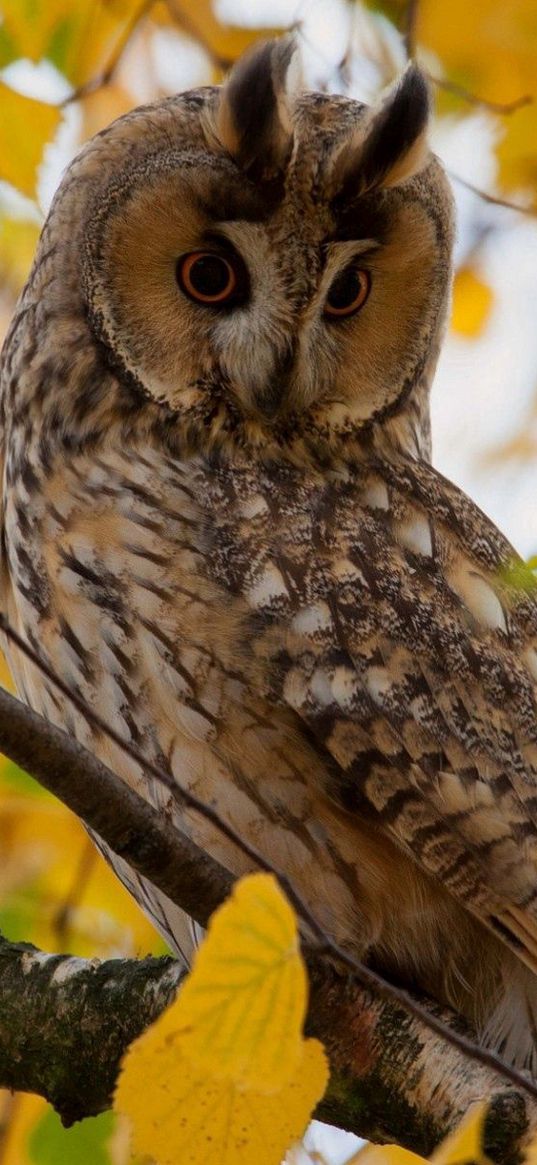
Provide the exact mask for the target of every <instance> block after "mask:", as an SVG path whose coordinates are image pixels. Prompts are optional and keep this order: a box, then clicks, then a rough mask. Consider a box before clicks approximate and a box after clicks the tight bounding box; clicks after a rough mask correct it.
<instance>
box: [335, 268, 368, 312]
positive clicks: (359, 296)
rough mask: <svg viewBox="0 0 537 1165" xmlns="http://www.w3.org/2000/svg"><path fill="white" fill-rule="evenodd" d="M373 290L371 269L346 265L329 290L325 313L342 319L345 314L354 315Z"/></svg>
mask: <svg viewBox="0 0 537 1165" xmlns="http://www.w3.org/2000/svg"><path fill="white" fill-rule="evenodd" d="M370 290H371V276H370V274H369V271H365V270H364V268H363V267H357V266H356V265H355V264H353V265H351V266H350V267H346V268H345V271H342V272H341V275H338V277H337V279H334V282H333V284H332V286H331V288H330V291H329V292H328V295H327V297H326V303H325V305H324V314H325V316H329V317H330V318H332V319H341V318H342V317H343V316H352V315H354V314H355V312H357V311H359V310H360V308H361V307H363V306H364V303H365V301H366V299H367V297H368V295H369V292H370Z"/></svg>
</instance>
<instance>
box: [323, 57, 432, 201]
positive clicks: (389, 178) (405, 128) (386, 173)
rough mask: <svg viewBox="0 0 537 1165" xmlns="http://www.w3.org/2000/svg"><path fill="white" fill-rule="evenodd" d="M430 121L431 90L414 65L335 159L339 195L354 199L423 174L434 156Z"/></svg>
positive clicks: (334, 183) (335, 184)
mask: <svg viewBox="0 0 537 1165" xmlns="http://www.w3.org/2000/svg"><path fill="white" fill-rule="evenodd" d="M429 117H430V97H429V86H428V84H427V81H426V79H425V77H424V75H423V73H422V72H421V70H420V69H419V68H418V67H417V65H415V64H409V65H408V66H407V68H406V69H405V72H404V73H403V74H402V76H401V77H400V78H399V79H398V80H397V81H396V82H395V83H394V84H393V85H392V86H390V88H389V89H388V91H387V92H386V93H385V94H384V96H383V97H382V98H381V101H380V104H379V105H378V106H376V107H373V108H372V109H370V110H369V111H368V114H367V115H366V121H365V126H364V122H362V123H361V124H360V127H359V129H358V130H357V131H356V132H355V134H353V135H352V136H351V138H350V139H347V141H346V142H345V143H344V145H343V147H342V149H341V151H340V152H339V154H338V155H337V157H336V158H335V160H334V168H333V174H332V182H331V185H332V189H333V191H334V196H335V197H337V198H338V200H339V199H341V201H347V200H351V199H352V198H356V197H358V196H359V195H361V194H365V193H366V192H367V191H368V190H374V189H382V188H387V187H389V186H399V185H400V184H401V183H402V182H405V181H407V179H408V178H412V177H413V175H414V174H417V173H418V172H419V171H420V170H421V169H423V167H424V165H425V164H426V162H427V159H428V156H429V149H428V141H427V130H428V126H429Z"/></svg>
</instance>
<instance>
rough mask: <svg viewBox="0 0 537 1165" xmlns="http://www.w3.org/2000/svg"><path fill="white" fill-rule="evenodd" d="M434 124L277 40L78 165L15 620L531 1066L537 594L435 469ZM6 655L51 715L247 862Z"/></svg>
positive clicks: (21, 396)
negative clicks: (347, 90) (364, 97)
mask: <svg viewBox="0 0 537 1165" xmlns="http://www.w3.org/2000/svg"><path fill="white" fill-rule="evenodd" d="M427 124H428V93H427V87H426V84H425V82H424V80H423V77H422V76H421V74H420V72H419V70H418V69H417V68H415V67H414V66H410V67H409V68H408V69H407V70H406V72H405V73H404V74H403V76H402V78H401V79H400V81H399V82H398V83H397V84H396V85H395V86H393V87H392V88H391V89H390V90H389V91H388V92H387V94H385V95H384V98H383V99H382V100H381V102H380V103H379V104H378V105H377V106H374V107H367V106H364V105H360V104H358V103H357V102H355V101H352V100H349V99H346V98H344V97H339V96H328V95H326V94H320V93H307V92H306V93H304V92H302V91H301V88H300V83H299V76H298V70H297V69H296V55H295V54H294V51H293V44H292V41H291V40H290V39H288V38H284V39H282V40H281V41H276V42H269V43H267V44H263V45H260V46H257V48H256V49H255V50H254V51H253V52H252V53H250V55H248V56H246V57H245V58H243V59H242V61H240V62H239V64H238V65H237V66H236V67H235V69H234V70H233V71H232V73H231V75H230V77H229V79H228V81H227V82H226V83H225V84H224V85H223V86H222V87H219V88H218V87H207V88H202V89H198V90H195V91H193V92H189V93H183V94H180V95H179V96H177V97H173V98H171V99H167V100H162V101H159V102H157V103H156V104H154V105H149V106H146V107H143V108H141V109H137V110H134V111H133V112H132V113H130V114H128V115H127V116H126V117H123V118H121V119H120V120H118V121H116V122H115V123H114V124H112V125H111V126H110V127H109V128H108V129H107V130H105V131H104V132H102V133H100V134H99V135H98V136H97V137H95V138H94V139H93V140H92V141H90V142H89V143H88V144H87V145H86V146H85V148H84V149H83V150H82V152H81V154H80V155H79V157H78V158H76V159H75V161H74V162H73V163H72V165H71V166H70V168H69V169H68V171H67V173H66V175H65V177H64V179H63V181H62V183H61V185H60V188H59V190H58V192H57V194H56V197H55V200H54V203H53V206H52V209H51V211H50V214H49V217H48V220H47V222H46V224H45V227H44V229H43V232H42V236H41V240H40V244H39V248H38V251H37V255H36V259H35V262H34V265H33V269H32V272H31V275H30V278H29V280H28V283H27V286H26V288H25V290H24V292H23V294H22V296H21V299H20V302H19V304H18V307H17V309H16V312H15V317H14V320H13V323H12V326H11V329H10V332H9V335H8V337H7V340H6V343H5V346H4V351H3V358H2V373H1V375H2V380H1V407H2V456H3V471H2V472H3V476H2V561H1V586H2V604H3V607H4V610H5V611H6V614H7V616H8V618H9V619H10V621H11V622H12V624H13V625H14V626H15V627H16V628H17V629H18V631H19V632H20V634H22V635H23V636H24V637H26V639H27V640H28V641H29V643H31V644H33V645H34V646H37V648H38V650H39V652H40V653H41V654H42V656H43V657H44V658H45V659H46V661H47V663H48V664H49V665H50V667H51V668H53V669H54V671H55V672H56V673H57V674H59V675H60V676H61V677H62V679H63V680H64V682H65V683H67V684H68V685H69V686H70V688H71V689H72V690H73V691H74V692H76V693H77V694H78V695H79V697H81V698H82V699H83V700H84V701H85V703H86V705H87V706H88V708H89V709H92V710H94V711H96V712H98V713H99V715H100V716H101V717H102V718H104V719H105V720H107V721H108V722H109V723H110V724H112V725H113V726H114V728H115V729H116V730H117V731H118V732H119V733H120V734H121V735H122V737H124V739H125V740H127V741H131V742H134V743H135V744H136V746H137V747H138V749H140V750H141V751H142V752H143V753H144V754H145V755H146V756H147V757H148V758H151V759H152V760H153V761H157V762H158V764H159V765H160V766H161V767H163V768H164V769H165V770H166V771H167V772H168V774H170V775H171V776H172V777H173V780H174V781H175V782H176V783H177V786H182V787H187V788H188V789H190V790H191V791H193V792H194V793H195V794H196V795H197V797H198V798H200V799H202V800H204V801H205V802H207V803H209V804H210V805H211V806H213V807H215V808H216V809H217V810H218V813H219V814H220V816H221V817H222V818H224V819H225V820H226V821H228V822H230V823H231V824H232V825H233V826H234V828H235V829H236V830H237V831H238V832H239V833H240V834H241V835H242V836H244V837H246V838H247V839H248V840H249V841H250V842H251V843H252V844H253V845H255V846H256V847H257V848H258V849H259V850H260V851H262V852H263V854H264V855H266V857H268V858H269V859H270V860H271V862H272V863H273V864H274V866H275V867H277V868H278V869H279V870H281V871H283V872H285V874H286V875H287V877H288V878H289V879H291V881H292V882H293V883H294V885H295V887H296V888H297V890H298V891H299V893H300V894H301V896H302V898H303V899H304V900H305V901H306V902H307V903H308V904H309V906H310V907H311V909H312V910H313V911H314V913H315V915H316V917H317V919H318V921H319V922H320V923H321V924H322V926H323V927H324V928H325V929H326V930H327V931H328V932H329V933H330V934H331V935H333V936H334V937H335V938H336V939H337V940H338V941H339V942H340V943H341V944H343V945H344V946H346V947H347V948H348V949H350V950H352V951H354V952H355V953H356V954H357V955H359V956H360V957H361V958H364V959H368V958H369V959H374V962H375V965H377V966H380V967H381V968H382V969H383V970H384V971H385V973H386V974H388V975H389V974H392V973H396V974H397V977H398V980H399V981H406V982H407V983H408V984H410V985H412V984H414V985H417V986H418V987H419V988H421V990H422V991H425V992H426V993H428V994H429V995H431V996H432V997H434V998H435V999H437V1000H440V1001H442V1002H447V1003H449V1004H451V1005H452V1006H454V1007H455V1008H457V1009H458V1010H459V1011H460V1012H461V1013H463V1014H464V1015H466V1016H467V1017H468V1019H469V1020H470V1021H471V1022H472V1023H473V1024H474V1025H475V1026H476V1027H477V1029H478V1030H479V1032H480V1035H481V1038H482V1039H483V1040H484V1041H486V1042H488V1043H489V1044H491V1045H493V1046H494V1047H496V1048H498V1049H501V1050H502V1051H503V1053H504V1055H505V1056H506V1057H507V1058H508V1059H509V1060H511V1061H512V1062H514V1063H517V1064H527V1065H529V1066H531V1067H533V1068H535V1067H536V1066H537V1052H536V1047H535V1045H534V1042H533V1041H534V1033H535V1030H536V1021H537V715H536V683H537V600H536V598H535V597H534V594H533V590H532V587H533V576H531V577H526V575H525V573H524V568H523V564H520V563H518V562H517V558H516V555H515V553H514V551H513V550H512V549H511V547H510V546H509V545H508V543H507V542H506V541H505V540H504V538H503V537H502V536H501V535H500V534H499V532H498V531H497V530H496V529H495V528H494V526H493V525H491V523H490V522H489V521H488V520H487V519H486V518H485V517H484V515H483V514H482V513H481V512H480V511H479V510H478V509H477V507H476V506H475V505H474V504H473V503H472V502H471V501H470V500H469V499H468V498H467V497H466V496H465V495H464V494H462V493H461V492H460V491H459V490H458V489H457V488H456V487H455V486H454V485H452V484H451V483H450V482H448V481H446V480H445V479H444V478H443V477H442V476H441V475H440V474H439V473H437V472H436V471H435V470H434V469H433V468H432V467H431V464H430V448H429V420H428V415H429V414H428V393H429V387H430V383H431V379H432V376H433V372H434V368H435V364H436V360H437V356H438V351H439V346H440V343H441V340H442V335H443V330H444V326H445V319H446V313H447V307H448V303H449V292H450V278H451V275H450V272H451V252H452V242H453V213H452V202H451V197H450V191H449V186H448V183H447V180H446V178H445V175H444V173H443V170H442V167H441V165H440V163H439V161H438V160H437V158H435V157H434V155H432V154H431V153H430V151H429V149H428V145H427ZM8 656H9V660H10V663H11V667H12V671H13V675H14V678H15V681H16V684H17V688H18V691H19V693H20V695H21V697H22V698H23V699H24V700H26V701H27V702H28V703H29V704H31V705H32V706H33V707H34V708H36V709H37V710H38V711H40V712H41V713H43V714H44V715H45V716H46V717H48V718H49V719H50V720H52V721H54V722H55V723H57V724H60V725H62V726H63V727H64V728H65V729H66V730H67V731H69V732H70V733H72V734H73V735H74V736H76V737H77V738H78V739H79V740H80V741H82V742H83V743H84V744H85V745H86V746H87V747H88V748H89V749H90V750H92V751H93V752H94V753H96V754H97V755H98V756H99V757H101V758H102V759H103V760H104V761H105V762H106V764H108V765H109V766H110V767H111V768H112V769H114V770H115V772H116V773H117V774H119V775H120V776H121V778H122V779H123V780H124V781H125V782H127V783H128V784H130V785H131V786H133V787H134V788H135V789H137V790H138V791H139V792H141V793H142V794H143V796H144V797H146V798H147V799H148V800H150V801H151V802H152V803H153V804H155V805H156V806H158V807H159V808H160V809H161V811H162V813H163V814H166V815H167V816H168V817H169V818H170V819H171V820H172V821H173V822H174V823H175V825H176V827H177V829H178V830H182V831H185V832H187V833H188V834H189V835H191V836H192V837H193V838H194V839H195V840H196V841H197V842H198V843H199V844H200V845H201V846H203V847H204V848H205V849H206V850H207V851H209V852H210V853H211V854H213V855H214V856H215V857H216V858H218V860H219V861H220V862H222V863H223V864H224V865H225V866H227V867H228V868H229V869H230V870H231V871H233V872H234V873H236V874H240V873H242V872H244V871H245V870H246V869H247V868H248V863H247V861H246V859H245V857H244V854H243V853H242V852H241V850H240V849H239V848H238V847H235V846H234V845H233V844H232V843H231V842H230V841H228V840H226V838H225V837H222V836H221V835H220V834H219V833H218V831H217V829H216V828H214V827H213V826H210V825H209V824H208V823H207V821H206V820H204V819H201V818H200V817H199V816H197V815H196V814H195V813H194V812H188V811H186V810H184V809H183V808H182V807H181V805H180V803H179V799H178V798H177V797H175V796H174V793H173V787H172V788H170V787H169V786H168V787H166V786H165V785H162V784H160V783H159V782H157V781H155V780H153V779H152V778H151V777H150V776H148V775H147V772H146V771H145V770H144V769H143V767H142V766H138V765H137V764H135V763H134V762H133V761H132V760H131V759H130V758H129V757H128V756H127V755H125V753H124V752H123V750H122V749H121V748H120V747H119V746H118V745H117V744H115V743H113V742H112V741H111V740H110V739H109V738H108V736H107V735H106V734H105V733H103V732H102V731H100V730H99V729H98V728H97V727H96V726H95V724H94V723H93V722H92V719H91V716H89V717H85V716H83V715H82V714H81V713H80V712H78V711H76V709H75V708H74V707H73V705H72V704H71V703H70V702H69V701H68V700H66V699H63V698H62V697H60V696H59V695H58V691H57V689H55V688H54V686H53V685H52V684H51V683H49V682H48V681H47V680H46V679H44V678H43V675H42V674H41V673H40V672H39V671H38V670H36V668H35V667H33V666H32V665H31V664H29V663H28V660H27V659H26V658H25V657H24V656H23V655H22V654H20V653H19V652H17V651H14V650H11V649H9V647H8ZM172 786H173V782H172ZM107 856H108V858H109V860H110V861H111V862H112V864H113V865H114V867H115V868H116V870H117V872H118V873H119V876H120V877H121V878H122V879H123V881H124V882H125V883H126V885H127V886H128V887H129V889H130V890H131V891H132V893H133V894H134V895H135V896H136V897H137V898H138V900H139V901H140V903H141V904H142V906H143V907H144V909H146V910H147V911H148V912H149V913H150V914H151V916H152V917H153V919H154V920H155V923H156V925H157V926H158V927H159V928H160V929H161V931H162V932H163V933H164V934H165V935H166V936H167V938H168V940H169V942H170V943H171V944H172V946H174V947H175V948H176V949H177V950H179V951H182V952H184V953H185V954H188V951H187V950H186V947H187V945H188V942H189V929H188V925H187V921H186V920H185V918H184V917H183V916H182V914H181V912H180V911H179V910H178V909H177V907H175V906H173V905H172V903H171V902H170V901H169V900H168V899H166V898H165V897H164V896H163V895H162V894H161V893H159V892H157V891H156V890H155V888H154V887H153V886H152V885H151V884H149V883H147V882H144V881H143V880H142V879H140V878H139V877H138V876H137V875H136V874H135V873H134V872H133V871H132V870H130V869H129V868H128V867H127V866H126V865H125V864H124V863H123V862H122V861H120V860H119V859H118V858H117V857H115V856H114V855H113V854H110V853H108V855H107Z"/></svg>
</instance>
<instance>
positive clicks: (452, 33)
mask: <svg viewBox="0 0 537 1165" xmlns="http://www.w3.org/2000/svg"><path fill="white" fill-rule="evenodd" d="M416 36H417V41H418V43H419V44H420V45H422V46H424V47H426V48H427V49H432V50H433V51H434V53H436V54H437V56H438V59H439V61H440V62H441V65H442V66H443V68H444V70H445V73H446V76H447V78H448V79H449V80H451V81H455V82H456V83H458V84H459V85H462V86H463V87H464V88H465V89H466V90H467V91H469V92H470V93H471V94H473V95H474V96H476V97H478V98H484V99H485V100H486V101H489V102H493V103H498V104H500V105H503V106H505V105H506V104H507V105H508V104H509V103H510V102H517V101H519V100H520V98H524V97H529V98H532V99H533V100H532V102H531V103H530V104H527V105H526V106H524V107H523V108H520V109H517V110H516V111H514V112H513V113H511V114H509V115H506V116H504V117H503V118H502V121H501V124H502V129H503V138H502V141H501V143H500V146H499V148H498V158H499V161H500V177H501V179H502V181H503V182H505V183H507V184H508V185H511V186H513V185H515V186H521V185H523V186H528V187H529V186H532V187H533V191H534V193H535V192H536V191H537V163H536V151H535V142H536V140H537V100H536V98H537V82H536V73H535V57H536V54H537V19H536V17H535V0H510V2H509V4H506V3H505V2H504V0H474V2H473V3H472V4H468V3H467V0H450V5H449V20H446V18H445V8H444V6H443V5H442V4H439V3H438V0H421V2H420V4H419V5H418V6H417V9H416ZM460 108H461V110H462V111H463V112H465V111H466V109H465V104H464V102H462V103H460ZM466 108H467V107H466Z"/></svg>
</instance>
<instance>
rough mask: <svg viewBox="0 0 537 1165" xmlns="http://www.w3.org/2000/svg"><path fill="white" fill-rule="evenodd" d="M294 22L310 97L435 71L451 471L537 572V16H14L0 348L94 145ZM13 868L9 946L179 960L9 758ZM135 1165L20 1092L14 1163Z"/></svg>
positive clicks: (210, 0)
mask: <svg viewBox="0 0 537 1165" xmlns="http://www.w3.org/2000/svg"><path fill="white" fill-rule="evenodd" d="M291 26H293V27H295V28H296V30H297V37H298V39H299V42H300V45H301V49H302V56H303V61H304V70H305V76H306V81H307V84H308V86H310V87H312V88H317V89H323V90H329V91H336V92H340V93H346V94H348V95H349V96H352V97H355V98H357V99H359V100H362V101H366V102H370V101H372V100H374V99H375V98H376V96H377V95H378V93H379V92H380V91H381V90H382V88H383V87H384V86H385V85H386V84H388V83H389V82H390V81H392V80H393V78H394V77H396V76H397V74H398V73H399V72H400V70H401V69H402V68H403V67H404V65H405V61H406V60H407V58H408V55H409V54H410V55H413V56H416V57H417V58H418V60H419V61H420V63H421V64H422V66H423V67H424V69H425V70H426V71H427V73H428V74H429V77H430V80H431V85H432V89H433V94H434V99H435V106H436V114H435V119H434V124H433V130H432V145H433V149H434V150H435V151H436V152H437V153H438V154H439V156H440V157H441V158H442V160H443V162H444V164H445V166H446V168H447V170H448V173H449V175H450V178H451V181H452V184H453V190H454V194H455V197H456V201H457V207H458V240H457V248H456V256H455V259H456V276H455V285H454V297H453V311H452V318H451V325H450V330H449V334H448V337H447V339H446V343H445V346H444V351H443V355H442V358H441V361H440V366H439V370H438V374H437V377H436V382H435V387H434V391H433V399H432V411H433V437H434V461H435V464H436V466H437V467H438V468H439V469H440V470H441V471H442V472H443V473H445V474H446V475H447V476H448V477H450V478H452V479H453V480H454V481H455V482H457V484H458V485H460V486H462V488H463V489H465V490H466V491H467V492H468V493H470V494H471V495H472V497H473V498H474V499H475V500H476V501H477V502H478V503H479V505H480V506H481V507H482V509H483V510H485V511H486V513H487V514H489V516H490V517H492V518H493V519H494V521H495V522H496V523H497V524H498V525H499V526H500V527H501V528H502V529H503V531H504V532H505V533H506V534H507V536H508V537H509V538H510V539H511V541H512V542H513V543H514V545H515V547H516V548H517V550H519V551H520V552H521V553H522V554H523V556H524V557H525V558H526V559H528V560H529V561H530V563H531V565H532V566H533V565H534V564H535V565H536V566H537V505H536V504H535V499H536V498H537V83H536V79H535V78H536V74H537V70H536V61H537V5H536V4H535V0H472V3H471V4H470V3H468V0H450V3H449V5H446V4H444V3H442V0H407V2H402V0H378V2H377V0H369V2H368V3H367V4H364V3H361V2H359V0H0V338H1V337H2V336H3V334H4V333H5V330H6V328H7V326H8V324H9V320H10V317H11V314H12V311H13V307H14V304H15V302H16V298H17V295H18V293H19V291H20V290H21V288H22V286H23V284H24V281H25V278H26V275H27V273H28V270H29V267H30V264H31V261H32V255H33V252H34V249H35V244H36V241H37V238H38V235H39V230H40V226H41V224H42V222H43V219H44V217H45V216H46V213H47V208H48V206H49V204H50V200H51V198H52V196H53V194H54V190H55V188H56V186H57V184H58V182H59V180H60V177H61V174H62V171H63V169H64V168H65V166H66V165H67V164H68V162H69V160H70V158H71V157H72V156H73V154H75V153H76V151H77V150H78V149H79V147H80V145H81V143H82V142H84V141H85V140H86V139H87V138H88V137H90V136H91V135H92V134H94V133H96V132H97V131H98V130H99V129H101V128H102V127H103V126H105V125H107V124H108V123H109V122H110V121H112V120H113V119H114V118H115V117H118V116H120V115H121V114H122V113H125V112H127V110H129V109H131V108H132V107H133V106H134V105H138V104H140V103H142V102H147V101H151V100H154V99H156V98H159V97H162V96H166V95H168V94H172V93H175V92H177V91H179V90H182V89H189V88H193V87H195V86H198V85H206V84H214V83H218V82H219V81H220V80H221V79H222V77H223V75H224V74H225V72H226V70H227V69H228V68H229V66H230V65H231V64H232V63H233V61H234V60H235V59H236V58H237V57H238V56H239V55H240V54H241V52H242V51H243V50H244V49H245V48H246V47H247V45H248V44H249V43H251V42H252V40H254V39H256V38H258V37H260V36H266V35H271V34H273V33H274V32H278V31H280V30H283V29H286V28H289V27H291ZM0 678H1V679H2V681H3V682H4V683H5V684H7V685H9V682H10V681H9V676H8V674H7V671H6V669H5V667H4V668H3V670H2V672H1V675H0ZM0 854H1V861H0V931H2V933H4V934H5V935H6V936H7V937H8V938H9V939H12V940H26V941H30V942H33V943H35V944H36V945H37V946H39V947H42V948H44V949H45V950H48V951H58V952H60V951H61V952H66V951H69V952H72V953H73V954H77V955H82V956H86V957H93V956H97V957H101V958H107V957H113V956H118V955H126V956H143V955H146V954H149V953H162V952H163V950H164V947H163V944H162V942H161V940H160V939H159V937H158V935H157V934H156V932H155V931H154V930H153V928H152V927H151V926H150V924H149V923H148V922H147V921H146V920H145V918H144V917H143V915H142V914H141V913H140V911H139V909H138V907H137V906H136V905H135V903H134V902H133V901H132V900H131V899H130V898H129V897H128V895H127V894H126V892H125V891H124V890H123V888H122V887H121V886H120V884H119V882H118V881H117V880H116V879H115V877H114V875H113V874H112V873H111V872H110V870H109V869H108V867H107V866H105V865H104V863H103V861H102V860H101V858H100V857H99V856H98V855H97V853H96V851H95V850H94V849H93V846H92V845H91V843H90V842H89V840H88V839H87V838H86V835H85V833H84V831H83V829H82V827H81V826H80V825H79V824H78V822H77V821H76V820H75V819H74V818H73V817H72V815H71V814H69V813H68V811H67V810H66V809H64V808H63V807H62V806H61V805H60V804H59V803H57V802H56V801H54V800H53V799H52V798H51V797H49V796H48V795H47V794H46V793H45V792H43V791H42V790H41V789H40V788H39V787H38V786H36V785H35V783H34V782H33V781H31V780H30V779H29V778H28V777H26V776H25V775H24V774H22V773H20V771H19V770H17V769H16V768H15V766H13V765H12V764H11V763H10V762H7V761H5V760H2V759H1V758H0ZM306 1144H307V1148H306V1147H304V1148H302V1149H300V1150H297V1152H296V1154H295V1156H294V1158H293V1160H294V1163H295V1165H309V1163H310V1162H313V1161H317V1162H320V1161H326V1162H327V1163H330V1165H340V1162H342V1161H344V1160H347V1159H348V1158H349V1156H350V1154H351V1152H352V1147H353V1145H354V1144H355V1140H354V1139H353V1138H348V1137H346V1136H345V1135H343V1134H340V1135H337V1134H335V1133H332V1132H330V1131H328V1130H326V1129H324V1128H322V1127H321V1126H318V1125H314V1126H313V1127H312V1129H311V1130H310V1132H309V1134H308V1138H307V1142H306ZM128 1159H129V1157H128V1146H127V1145H126V1143H125V1137H124V1134H123V1131H122V1129H121V1128H120V1127H117V1126H116V1125H115V1124H114V1118H113V1117H112V1115H111V1114H109V1113H107V1114H104V1115H103V1116H102V1117H99V1118H97V1119H95V1120H88V1121H85V1122H83V1124H81V1125H78V1126H75V1127H74V1128H73V1129H71V1130H68V1131H66V1130H63V1129H62V1128H61V1125H60V1122H59V1120H58V1118H57V1117H56V1116H55V1114H54V1113H53V1111H52V1110H51V1109H50V1108H49V1106H47V1105H46V1103H45V1102H44V1101H41V1100H40V1099H39V1098H37V1097H33V1096H24V1095H15V1096H13V1095H11V1094H8V1093H1V1092H0V1165H60V1163H61V1165H90V1163H91V1165H126V1163H127V1161H128Z"/></svg>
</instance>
